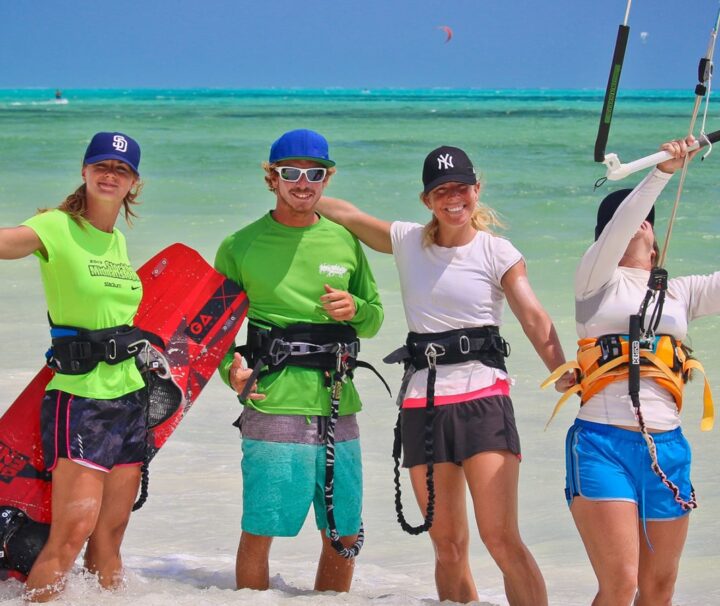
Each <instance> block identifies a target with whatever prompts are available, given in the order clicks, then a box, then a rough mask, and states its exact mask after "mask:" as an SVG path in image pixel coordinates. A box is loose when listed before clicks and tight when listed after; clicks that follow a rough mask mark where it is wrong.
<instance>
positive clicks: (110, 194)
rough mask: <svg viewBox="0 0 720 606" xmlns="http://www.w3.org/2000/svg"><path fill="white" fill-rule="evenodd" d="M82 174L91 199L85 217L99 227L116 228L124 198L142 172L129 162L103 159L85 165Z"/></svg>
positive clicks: (88, 197) (88, 196) (106, 229)
mask: <svg viewBox="0 0 720 606" xmlns="http://www.w3.org/2000/svg"><path fill="white" fill-rule="evenodd" d="M82 178H83V181H84V182H85V186H86V187H87V199H88V208H87V212H86V213H85V218H86V219H87V220H88V221H89V222H90V223H92V225H93V226H95V227H97V228H98V229H100V230H102V231H106V232H112V230H113V227H114V226H115V221H116V220H117V216H118V213H119V212H120V207H121V205H122V201H123V199H124V198H125V196H127V195H128V193H129V192H130V190H131V189H132V188H133V187H135V185H136V183H137V180H138V176H137V175H136V174H135V171H133V169H132V168H130V166H129V165H128V164H125V162H122V161H120V160H103V161H101V162H97V163H96V164H86V165H85V166H83V168H82Z"/></svg>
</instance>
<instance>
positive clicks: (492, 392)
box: [402, 379, 510, 408]
mask: <svg viewBox="0 0 720 606" xmlns="http://www.w3.org/2000/svg"><path fill="white" fill-rule="evenodd" d="M509 395H510V383H508V382H507V381H506V380H504V379H498V380H497V381H495V383H494V384H493V385H490V386H489V387H483V388H482V389H478V390H477V391H471V392H469V393H455V394H452V395H449V396H435V406H445V405H447V404H459V403H461V402H468V401H469V400H477V399H478V398H489V397H490V396H509ZM426 404H427V399H426V398H405V400H403V405H402V407H403V408H425V406H426Z"/></svg>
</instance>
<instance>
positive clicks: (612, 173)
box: [604, 130, 720, 181]
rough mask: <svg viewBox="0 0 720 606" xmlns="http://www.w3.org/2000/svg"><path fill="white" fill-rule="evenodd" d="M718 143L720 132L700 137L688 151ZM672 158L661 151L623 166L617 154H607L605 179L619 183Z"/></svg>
mask: <svg viewBox="0 0 720 606" xmlns="http://www.w3.org/2000/svg"><path fill="white" fill-rule="evenodd" d="M718 141H720V130H716V131H715V132H712V133H709V134H707V135H700V138H699V139H698V142H697V143H696V144H694V145H691V146H690V147H688V150H689V151H693V150H696V149H700V148H703V147H707V146H708V145H711V144H712V143H717V142H718ZM670 158H672V156H671V155H670V154H669V153H668V152H665V151H661V152H657V153H655V154H652V155H651V156H645V157H644V158H640V159H638V160H634V161H632V162H628V163H627V164H623V163H622V162H620V158H618V157H617V154H607V155H606V156H605V162H604V164H605V166H607V167H608V168H607V172H606V173H605V177H606V178H607V179H609V180H610V181H619V180H620V179H624V178H625V177H627V176H628V175H631V174H632V173H636V172H637V171H639V170H644V169H646V168H650V167H651V166H655V165H656V164H659V163H660V162H664V161H665V160H669V159H670Z"/></svg>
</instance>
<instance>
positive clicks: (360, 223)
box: [316, 196, 392, 253]
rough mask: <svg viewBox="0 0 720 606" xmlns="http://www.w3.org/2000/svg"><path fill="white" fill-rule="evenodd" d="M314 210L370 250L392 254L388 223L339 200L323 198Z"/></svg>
mask: <svg viewBox="0 0 720 606" xmlns="http://www.w3.org/2000/svg"><path fill="white" fill-rule="evenodd" d="M316 209H317V211H318V212H319V213H320V214H321V215H322V216H323V217H327V218H328V219H330V220H331V221H334V222H335V223H338V224H339V225H342V226H343V227H344V228H345V229H347V230H349V231H351V232H352V233H353V234H355V235H356V236H357V238H358V239H359V240H360V241H361V242H363V243H364V244H367V245H368V246H369V247H370V248H373V249H375V250H377V251H378V252H384V253H392V242H391V240H390V225H391V224H390V222H389V221H383V220H381V219H378V218H377V217H373V216H372V215H369V214H367V213H364V212H363V211H361V210H360V209H359V208H358V207H357V206H355V205H354V204H351V203H350V202H348V201H347V200H341V199H340V198H328V197H326V196H323V197H322V198H320V201H319V202H318V203H317V206H316Z"/></svg>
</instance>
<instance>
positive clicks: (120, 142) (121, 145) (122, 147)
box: [112, 135, 128, 153]
mask: <svg viewBox="0 0 720 606" xmlns="http://www.w3.org/2000/svg"><path fill="white" fill-rule="evenodd" d="M112 146H113V147H114V148H115V149H116V150H118V151H119V152H121V153H124V152H126V151H127V147H128V143H127V139H126V138H125V137H123V136H122V135H115V136H114V137H113V142H112Z"/></svg>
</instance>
